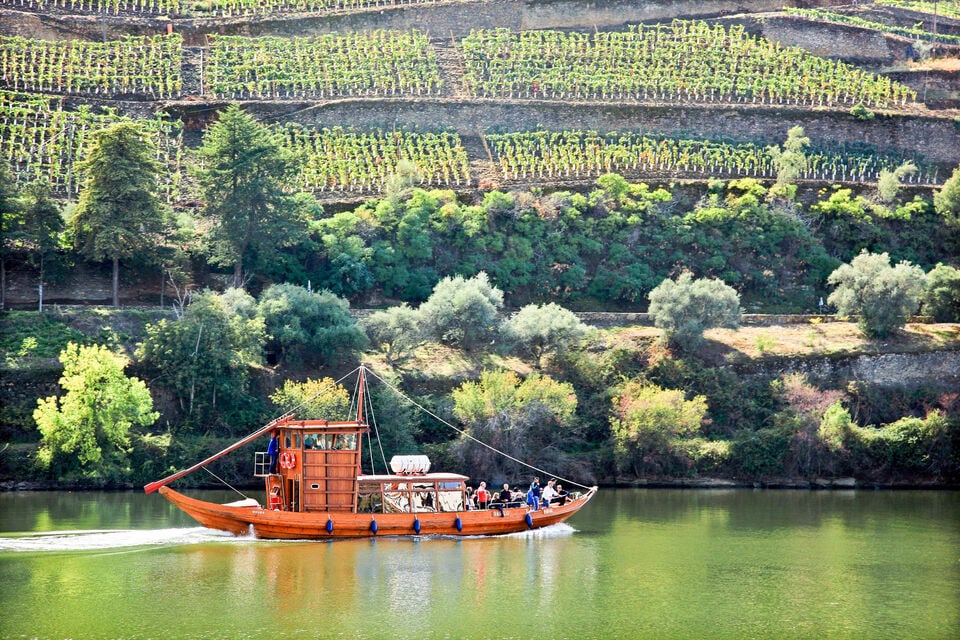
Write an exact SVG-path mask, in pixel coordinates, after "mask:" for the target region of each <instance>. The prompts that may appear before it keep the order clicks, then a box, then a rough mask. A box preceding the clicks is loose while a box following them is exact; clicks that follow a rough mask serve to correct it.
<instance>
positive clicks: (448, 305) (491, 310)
mask: <svg viewBox="0 0 960 640" xmlns="http://www.w3.org/2000/svg"><path fill="white" fill-rule="evenodd" d="M502 307H503V292H502V291H501V290H500V289H498V288H496V287H494V286H493V285H492V284H490V279H489V278H488V277H487V274H486V273H484V272H482V271H481V272H480V273H478V274H477V275H476V276H474V277H472V278H464V277H463V276H455V277H452V278H444V279H443V280H441V281H440V282H438V283H437V286H436V287H434V289H433V293H432V294H430V297H429V298H427V300H426V301H425V302H424V303H423V304H421V305H420V309H419V311H420V314H421V316H422V317H423V326H424V329H425V331H427V332H428V334H429V335H431V336H433V337H434V338H436V339H437V340H439V341H441V342H445V343H448V344H452V345H457V346H462V347H465V348H468V349H469V348H473V347H476V346H477V345H479V344H480V343H481V342H483V341H489V340H491V339H492V338H493V337H494V336H495V335H496V332H497V328H498V324H499V322H500V317H499V316H500V309H501V308H502Z"/></svg>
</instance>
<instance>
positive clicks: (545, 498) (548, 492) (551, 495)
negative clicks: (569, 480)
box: [540, 480, 557, 507]
mask: <svg viewBox="0 0 960 640" xmlns="http://www.w3.org/2000/svg"><path fill="white" fill-rule="evenodd" d="M556 483H557V481H556V480H550V481H548V482H547V486H545V487H544V488H543V493H542V495H541V497H540V499H541V501H542V502H543V506H544V507H549V506H550V502H551V501H552V500H555V499H556V498H557V490H556V489H555V488H554V485H555V484H556Z"/></svg>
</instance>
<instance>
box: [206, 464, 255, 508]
mask: <svg viewBox="0 0 960 640" xmlns="http://www.w3.org/2000/svg"><path fill="white" fill-rule="evenodd" d="M201 469H203V470H204V471H206V472H207V473H209V474H210V475H212V476H213V477H214V478H216V479H217V480H219V481H220V482H222V483H223V484H225V485H227V486H228V487H230V488H231V489H233V490H234V491H235V492H236V493H238V494H239V495H241V496H243V497H244V499H245V500H250V499H251V498H250V496H248V495H246V494H245V493H243V492H242V491H240V490H239V489H237V488H236V487H234V486H233V485H231V484H230V483H229V482H227V481H226V480H224V479H223V478H221V477H220V476H218V475H217V474H215V473H214V472H213V471H210V469H207V468H206V467H201Z"/></svg>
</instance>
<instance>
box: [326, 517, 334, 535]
mask: <svg viewBox="0 0 960 640" xmlns="http://www.w3.org/2000/svg"><path fill="white" fill-rule="evenodd" d="M327 533H333V519H332V518H327Z"/></svg>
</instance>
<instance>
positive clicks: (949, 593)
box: [0, 489, 960, 640]
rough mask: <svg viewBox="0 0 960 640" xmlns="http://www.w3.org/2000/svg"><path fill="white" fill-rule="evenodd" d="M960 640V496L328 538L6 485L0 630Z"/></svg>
mask: <svg viewBox="0 0 960 640" xmlns="http://www.w3.org/2000/svg"><path fill="white" fill-rule="evenodd" d="M193 495H202V496H203V497H206V498H207V499H214V500H222V501H229V500H233V499H235V498H236V495H235V494H234V495H230V494H227V493H219V492H217V493H211V492H206V493H204V492H194V493H193ZM958 637H960V492H956V491H935V492H934V491H911V492H897V491H830V492H826V491H824V492H810V491H751V490H702V491H701V490H668V489H661V490H652V489H649V490H645V489H636V490H616V491H615V490H606V491H601V492H600V493H599V494H598V495H597V497H596V498H595V499H594V500H593V502H592V503H591V504H589V505H588V506H587V507H585V508H584V509H583V510H582V511H581V512H580V513H579V514H577V515H576V516H574V518H572V519H571V520H570V521H569V523H567V524H563V525H557V526H555V527H551V528H548V529H545V530H541V531H536V532H529V533H525V534H518V535H512V536H504V537H492V538H468V539H459V540H458V539H449V538H420V539H389V538H379V539H376V540H361V541H338V542H329V543H328V542H270V541H263V540H252V539H242V538H233V537H231V536H228V535H225V534H220V533H217V532H212V531H209V530H206V529H202V528H199V527H197V526H196V525H195V523H194V522H193V521H192V520H190V519H189V518H187V517H186V516H184V515H183V514H181V513H179V512H178V511H177V510H176V509H174V508H173V507H171V506H170V505H169V504H168V503H167V502H166V501H165V500H164V499H163V498H161V497H160V496H158V495H151V496H146V495H143V494H142V493H8V494H0V638H4V639H6V638H75V639H81V638H158V639H176V638H231V639H241V638H350V639H353V638H417V639H425V638H454V639H456V638H530V639H531V640H534V639H535V640H539V639H549V638H571V639H575V638H585V639H594V638H595V639H605V638H651V639H658V638H730V639H742V638H778V639H779V638H811V639H814V638H816V639H822V638H850V639H857V640H862V639H875V638H909V639H931V640H932V639H941V638H942V639H945V640H946V639H951V638H958Z"/></svg>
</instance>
